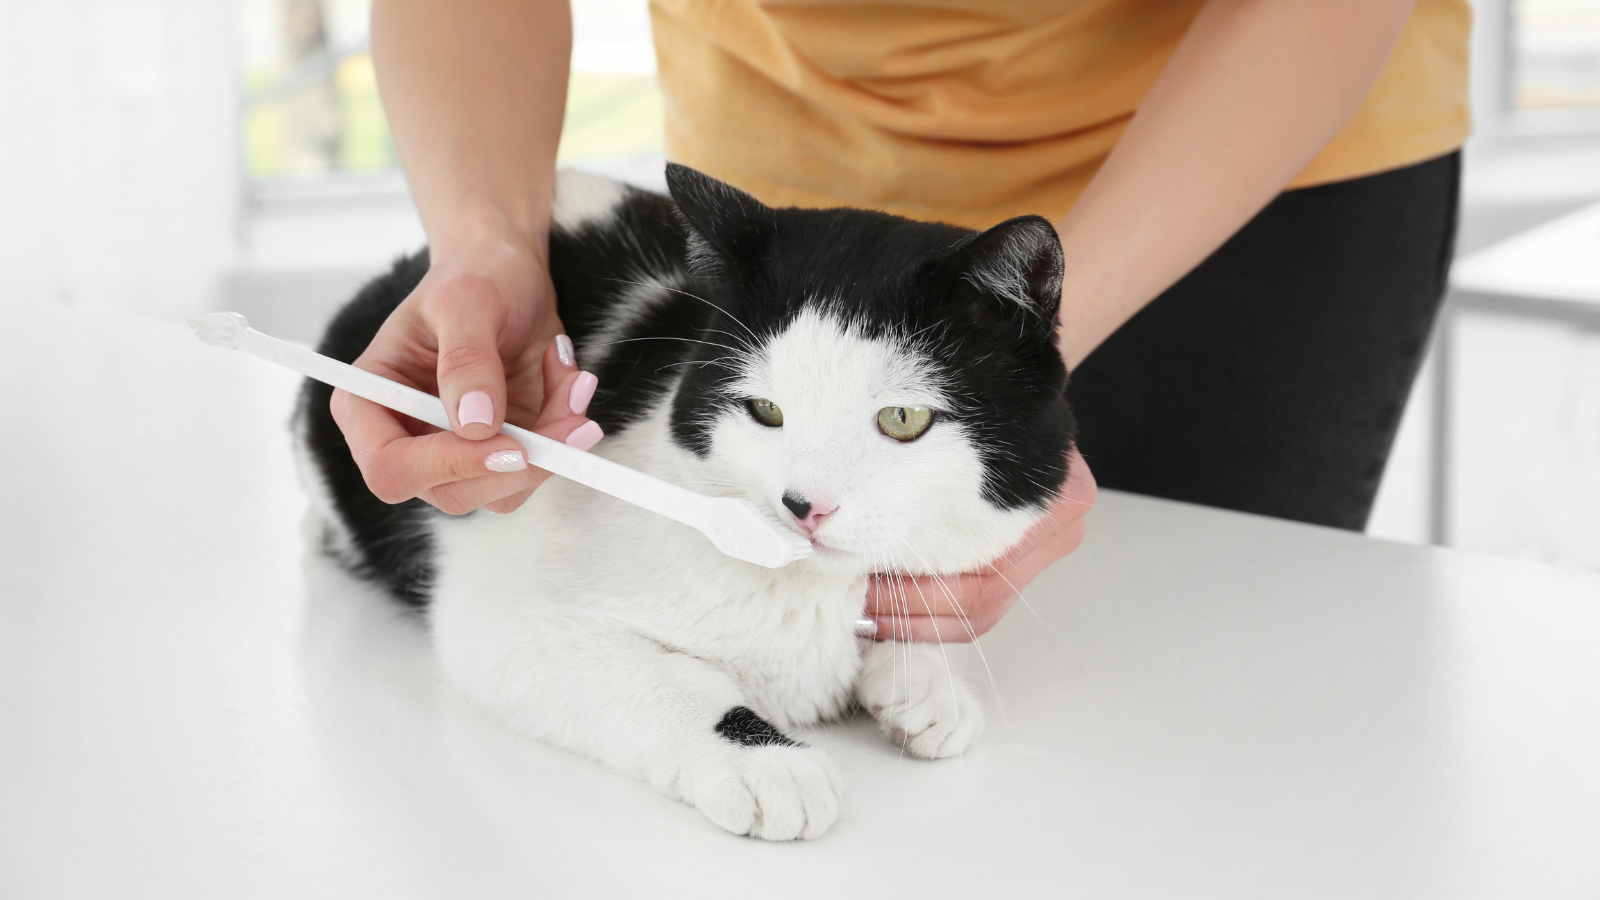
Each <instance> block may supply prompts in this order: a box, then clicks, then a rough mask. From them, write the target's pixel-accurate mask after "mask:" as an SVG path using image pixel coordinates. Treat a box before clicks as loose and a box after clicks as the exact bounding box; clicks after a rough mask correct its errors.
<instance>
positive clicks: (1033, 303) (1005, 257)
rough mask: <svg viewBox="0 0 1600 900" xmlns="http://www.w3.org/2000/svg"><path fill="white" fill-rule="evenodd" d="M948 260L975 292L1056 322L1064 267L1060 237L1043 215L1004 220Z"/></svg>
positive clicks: (1045, 320) (1050, 322) (1044, 320)
mask: <svg viewBox="0 0 1600 900" xmlns="http://www.w3.org/2000/svg"><path fill="white" fill-rule="evenodd" d="M951 263H952V264H954V265H955V266H956V267H958V269H959V270H960V272H961V277H962V279H963V280H965V281H966V282H967V283H968V284H970V285H972V286H973V287H974V288H977V289H978V291H979V292H980V293H982V294H984V295H985V296H988V297H991V298H993V299H995V300H997V301H999V302H1000V303H1001V304H1002V305H1003V306H1006V307H1014V308H1017V309H1020V310H1023V311H1025V312H1028V313H1032V314H1033V315H1035V316H1037V317H1038V318H1039V320H1040V321H1041V322H1042V323H1048V324H1049V325H1050V327H1051V328H1054V327H1055V321H1056V312H1057V311H1058V310H1059V309H1060V308H1061V274H1062V272H1063V271H1064V269H1065V267H1066V266H1065V261H1064V260H1063V258H1062V255H1061V238H1060V237H1059V236H1057V235H1056V229H1055V227H1054V226H1052V225H1051V224H1050V221H1049V220H1048V219H1045V218H1044V217H1042V216H1018V217H1016V218H1015V219H1007V220H1006V221H1004V222H1001V223H1000V224H999V225H996V226H994V227H993V228H991V229H989V230H988V231H985V232H983V233H982V234H980V235H978V236H977V237H976V238H973V239H972V240H971V241H970V242H968V243H966V244H964V245H963V246H962V247H961V249H960V250H958V251H957V252H956V254H955V256H954V258H953V259H952V260H951Z"/></svg>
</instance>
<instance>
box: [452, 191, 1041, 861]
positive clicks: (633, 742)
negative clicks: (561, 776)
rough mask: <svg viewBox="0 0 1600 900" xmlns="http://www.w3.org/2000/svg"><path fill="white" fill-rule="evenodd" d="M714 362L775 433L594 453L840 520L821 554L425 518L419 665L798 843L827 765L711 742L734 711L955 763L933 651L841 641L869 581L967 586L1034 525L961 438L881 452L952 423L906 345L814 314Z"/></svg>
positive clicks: (947, 697)
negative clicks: (919, 410)
mask: <svg viewBox="0 0 1600 900" xmlns="http://www.w3.org/2000/svg"><path fill="white" fill-rule="evenodd" d="M574 184H585V185H587V184H588V183H587V182H583V181H576V180H574V179H573V178H572V177H571V176H569V175H564V176H563V180H562V181H561V190H562V191H567V190H569V189H570V188H571V186H572V185H574ZM590 187H592V185H588V187H585V188H584V189H585V190H588V189H589V188H590ZM591 195H598V191H591ZM569 199H570V198H569ZM563 202H565V201H561V200H560V199H559V198H558V204H557V206H558V221H560V220H561V217H563V216H566V217H568V219H567V221H571V218H570V217H571V216H575V215H578V213H576V212H574V210H575V209H578V208H580V207H581V208H582V209H584V210H585V212H583V214H582V215H584V216H600V215H603V214H604V212H603V211H601V212H596V211H595V207H594V206H592V205H589V204H590V199H587V198H586V199H584V200H583V201H582V203H577V202H572V203H569V204H568V205H566V206H563V205H562V203H563ZM563 210H564V211H563ZM728 340H729V341H730V342H732V341H735V340H740V343H741V346H738V347H736V348H735V349H734V350H730V351H729V352H730V353H736V355H737V356H738V357H739V359H740V362H741V365H740V375H739V377H738V383H737V384H736V385H733V386H732V391H733V393H734V394H735V395H736V396H738V397H741V398H742V397H763V398H766V399H769V400H772V401H774V402H776V403H777V404H778V405H779V406H780V407H781V408H782V409H783V414H784V424H783V426H782V427H781V428H771V427H767V426H764V425H762V424H760V423H758V422H757V421H755V420H754V418H753V417H752V416H751V415H750V414H749V413H748V412H747V411H745V410H744V409H743V408H741V407H739V406H738V405H737V404H730V405H729V407H728V408H726V409H725V410H723V411H722V412H719V413H718V414H717V415H716V418H715V420H714V421H712V422H710V423H708V425H709V429H710V435H711V442H710V453H709V455H708V456H707V457H706V458H700V457H697V456H695V455H694V454H693V453H690V452H689V451H687V450H684V449H682V448H681V447H679V446H678V445H676V444H675V443H673V441H672V439H671V435H670V433H669V422H668V410H669V409H670V407H671V402H670V398H668V399H667V401H666V402H664V403H662V404H660V405H659V406H658V408H657V409H656V411H655V412H654V413H652V414H651V415H649V416H648V417H647V418H645V419H643V420H641V421H639V422H636V423H635V424H633V425H631V426H630V427H629V428H627V429H626V430H624V431H623V432H621V433H620V434H618V435H615V436H611V437H607V438H606V439H605V440H603V441H602V442H601V443H600V445H599V446H598V447H597V448H596V449H595V452H596V453H599V454H600V455H602V456H605V457H608V458H610V459H613V460H616V461H618V462H620V463H623V464H624V465H628V466H632V467H634V468H637V469H640V470H642V471H645V472H648V473H650V474H652V475H655V476H657V477H659V478H663V479H666V480H668V481H672V482H676V483H678V484H681V485H684V486H687V487H690V488H692V489H694V490H698V491H701V492H704V493H708V494H714V495H725V496H740V497H744V498H746V499H749V500H751V501H752V502H754V503H756V504H757V505H758V506H762V507H765V508H770V509H773V510H774V511H776V512H777V514H778V515H779V516H780V517H783V518H785V520H786V521H792V517H791V516H790V515H789V513H788V511H787V510H785V509H784V508H783V507H782V505H781V498H782V496H783V494H784V493H785V491H798V492H800V493H801V494H802V495H804V496H805V497H806V498H807V499H809V500H811V501H812V502H813V503H816V502H819V501H825V502H827V503H831V504H836V505H837V507H838V508H837V510H836V511H835V512H833V513H832V514H830V515H829V516H828V517H827V518H826V519H825V520H824V521H823V522H822V524H821V525H820V526H819V527H818V529H817V531H816V533H815V538H816V540H817V541H818V542H819V545H820V546H819V549H818V552H817V553H816V554H815V555H813V556H812V557H811V558H809V559H807V560H803V561H801V562H797V563H792V564H790V565H789V566H787V567H786V568H783V569H777V570H772V569H765V568H762V567H759V566H755V565H751V564H748V563H744V562H740V561H738V560H735V559H731V558H728V557H725V556H723V555H721V554H720V553H718V552H717V551H716V550H715V549H714V548H713V547H712V545H711V544H710V543H709V542H708V541H706V540H705V538H704V537H703V536H702V535H700V534H699V533H697V532H695V531H694V530H692V529H689V528H687V527H685V526H682V525H679V524H677V523H675V522H672V521H670V520H668V519H665V518H663V517H660V516H656V515H653V514H651V513H649V512H645V511H643V510H640V509H638V508H636V507H634V506H631V505H629V504H626V503H623V502H621V501H619V500H616V499H614V498H611V497H607V496H606V495H603V494H600V493H596V492H594V491H590V490H588V489H586V488H584V487H581V486H579V485H576V484H574V483H572V482H568V481H565V480H563V479H561V478H552V479H550V481H548V482H547V483H546V484H545V485H544V486H543V487H541V488H540V489H539V490H538V491H536V492H535V493H534V495H533V497H532V498H531V499H529V500H528V501H527V502H526V503H525V504H524V505H523V506H522V507H521V508H520V509H519V510H517V511H516V512H514V513H511V514H509V515H505V516H499V515H494V514H491V513H477V514H473V515H470V516H464V517H460V518H449V517H445V516H439V517H437V518H436V519H435V521H436V525H435V539H436V547H437V573H438V574H437V581H436V584H435V589H434V593H433V600H432V606H431V618H432V627H433V636H434V644H435V647H436V650H437V653H438V656H439V659H440V662H441V665H442V667H443V669H444V672H445V673H446V675H447V677H448V679H449V680H450V681H451V682H452V683H454V684H455V685H456V686H457V687H458V688H459V689H460V690H462V691H463V692H464V693H465V694H466V695H467V696H468V697H470V698H471V699H472V700H473V701H475V702H476V703H478V704H480V705H482V706H483V707H485V708H487V709H489V710H491V711H492V712H493V713H494V714H496V715H498V716H499V717H501V718H503V719H504V720H505V721H506V722H508V723H509V724H510V725H511V726H512V727H514V728H515V729H517V730H518V731H520V732H522V733H524V734H527V735H530V736H533V737H536V738H540V739H543V740H547V741H550V742H552V743H555V744H558V745H561V746H564V747H568V748H570V749H572V750H574V751H577V752H579V753H583V754H586V755H588V756H590V757H593V758H595V759H598V760H602V761H604V762H605V763H607V764H608V765H611V766H613V767H614V768H616V769H617V770H619V771H621V772H624V773H627V774H629V775H632V776H634V777H636V778H640V779H643V780H645V781H648V782H649V783H650V784H652V785H654V786H655V787H656V788H657V789H658V790H660V791H661V792H663V793H665V794H668V795H670V796H673V797H677V798H680V799H682V800H684V801H685V802H688V803H691V804H693V805H694V806H696V807H697V808H699V809H700V810H701V811H702V812H704V813H705V815H706V816H707V817H709V818H710V819H711V820H712V821H713V822H715V823H716V824H718V825H720V826H722V827H723V828H726V829H728V830H730V831H733V832H735V833H739V834H750V835H754V836H756V837H761V838H767V839H771V840H787V839H794V838H812V837H816V836H818V835H820V834H822V833H823V832H824V831H826V829H827V828H828V827H829V825H831V824H832V822H833V821H834V819H835V818H836V817H837V815H838V813H839V808H840V804H841V802H842V798H843V785H842V782H841V780H840V777H839V773H838V771H837V769H836V768H835V767H834V766H833V764H832V763H831V762H830V761H829V760H828V759H827V757H826V755H825V754H824V753H823V752H822V751H821V750H819V749H816V748H812V747H805V746H776V745H769V746H763V747H744V746H739V745H737V744H735V743H733V742H730V741H728V740H726V739H724V738H723V737H721V736H719V735H718V734H716V732H715V730H714V729H715V726H716V725H717V723H718V722H719V721H720V720H721V718H722V717H723V716H724V714H725V713H727V711H728V710H729V709H730V708H732V707H735V706H746V707H749V708H751V709H753V710H755V711H756V712H757V713H758V714H759V715H760V716H762V717H763V718H764V719H766V720H767V721H769V722H771V723H772V724H773V725H774V726H776V727H777V728H778V729H780V730H784V731H786V732H788V731H789V730H790V729H794V728H797V727H803V726H808V725H811V724H813V723H816V722H819V721H823V720H827V719H831V718H835V717H838V716H840V715H843V714H845V713H847V712H848V711H849V710H850V709H851V708H852V705H853V703H855V702H857V701H859V702H860V704H861V705H862V706H863V707H865V708H866V709H868V710H870V711H871V712H872V713H873V715H875V716H877V717H878V718H879V720H880V721H881V723H882V727H883V730H884V732H885V733H886V734H888V735H890V736H892V737H893V738H895V739H896V740H898V741H900V742H901V743H902V745H903V746H904V747H905V749H906V750H907V751H908V752H910V753H912V754H915V755H918V756H924V757H929V758H933V757H942V756H950V755H954V754H958V753H960V752H961V751H962V750H963V749H964V748H965V747H966V746H967V745H968V743H969V742H970V741H971V740H972V739H973V738H974V737H975V736H976V735H977V734H978V732H979V730H980V729H981V727H982V722H983V715H982V712H981V710H980V708H979V706H978V704H977V703H976V701H975V700H974V699H973V698H972V696H971V694H970V693H969V692H968V690H967V688H966V687H964V686H963V685H961V683H960V682H959V681H957V680H956V679H954V678H953V677H952V675H951V673H950V672H948V671H947V668H946V664H945V661H944V657H943V655H942V654H941V653H939V652H938V651H937V649H931V648H927V647H910V646H906V645H898V644H890V643H883V644H872V643H871V642H867V641H863V640H861V639H859V638H857V637H856V636H855V634H854V626H853V623H854V621H855V620H856V619H857V618H858V617H859V616H860V615H861V613H862V608H863V603H864V599H865V591H866V578H867V576H868V575H869V574H871V573H874V572H883V571H890V570H895V571H900V572H909V573H952V572H958V571H969V570H972V569H976V568H980V567H981V566H982V565H983V564H985V563H986V562H987V561H988V560H990V559H992V558H993V557H995V556H997V555H998V554H999V553H1001V552H1002V551H1003V550H1005V549H1006V548H1007V547H1009V546H1010V545H1011V544H1013V543H1014V542H1015V541H1017V540H1018V539H1019V538H1020V537H1021V536H1022V534H1023V533H1024V532H1025V531H1026V530H1027V529H1028V528H1029V527H1030V526H1032V525H1033V524H1034V522H1036V521H1037V519H1038V513H1037V512H1033V511H1026V510H1024V511H1004V510H999V509H996V508H994V507H993V506H992V505H990V504H989V503H988V502H986V501H985V500H984V499H983V497H982V484H983V466H982V464H981V461H980V458H979V454H978V450H977V448H975V447H974V446H973V445H972V439H971V436H970V435H969V434H968V433H967V432H966V431H965V430H964V429H963V428H962V427H961V426H960V425H959V423H958V422H957V421H956V420H955V419H953V418H949V417H946V418H942V419H936V420H935V422H934V424H933V425H932V427H931V428H930V429H929V430H928V432H927V433H926V434H924V435H923V436H922V437H921V438H920V439H918V440H916V441H913V442H909V443H901V442H899V441H896V440H894V439H892V438H890V437H888V436H887V435H885V434H883V433H882V432H881V431H880V430H879V429H878V425H877V417H878V412H879V410H881V409H882V408H884V407H886V406H905V405H921V406H928V407H931V408H934V409H936V410H937V409H949V403H950V399H949V398H948V397H947V396H946V394H945V391H944V389H943V386H942V385H941V384H940V382H939V379H938V377H937V374H936V372H935V370H934V368H933V367H932V366H931V365H930V364H929V362H928V361H927V360H925V359H921V358H919V357H917V356H916V355H915V354H913V353H911V352H909V351H907V350H906V349H905V347H904V346H903V345H902V343H901V342H900V341H897V340H895V339H894V338H892V337H891V338H876V339H874V338H868V337H865V336H863V335H862V334H861V333H860V332H859V331H857V330H856V329H854V328H852V327H850V326H849V325H848V324H846V323H843V322H841V321H839V320H838V319H836V318H833V317H831V316H829V315H825V314H823V313H818V312H807V313H804V314H802V315H800V316H799V317H797V318H796V319H795V320H794V322H793V323H792V324H791V326H790V327H789V328H788V329H787V330H786V331H785V332H784V333H783V334H781V335H779V336H777V337H776V338H775V339H772V340H770V341H768V342H766V343H764V344H763V345H761V346H754V345H753V339H751V338H750V337H749V336H748V335H744V336H743V338H742V339H741V338H739V337H738V336H730V337H729V338H728ZM581 352H582V349H581V348H580V353H581ZM907 602H908V603H913V604H914V603H916V602H917V601H916V598H915V597H908V598H907ZM864 656H865V660H864V658H863V657H864Z"/></svg>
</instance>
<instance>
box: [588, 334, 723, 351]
mask: <svg viewBox="0 0 1600 900" xmlns="http://www.w3.org/2000/svg"><path fill="white" fill-rule="evenodd" d="M635 341H683V342H684V343H686V344H705V345H706V346H708V347H721V348H722V349H724V350H727V351H729V352H730V353H738V352H739V348H738V347H729V346H728V345H727V344H719V343H717V342H716V341H701V340H696V339H695V338H685V337H665V336H662V337H632V338H620V339H618V340H615V341H602V342H600V343H597V344H586V345H585V347H586V348H587V347H614V346H616V345H617V344H631V343H633V342H635Z"/></svg>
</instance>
